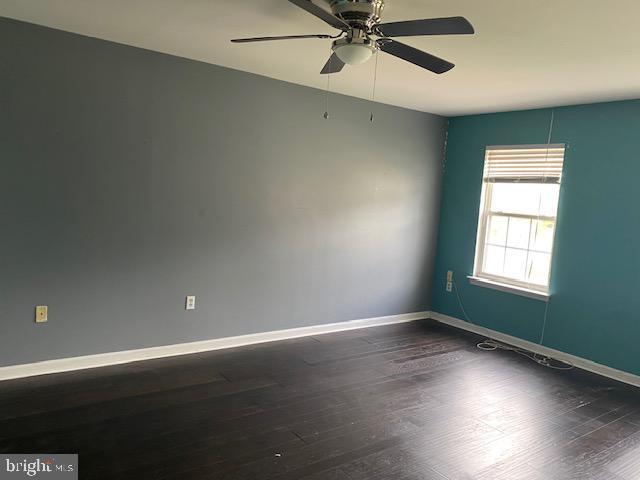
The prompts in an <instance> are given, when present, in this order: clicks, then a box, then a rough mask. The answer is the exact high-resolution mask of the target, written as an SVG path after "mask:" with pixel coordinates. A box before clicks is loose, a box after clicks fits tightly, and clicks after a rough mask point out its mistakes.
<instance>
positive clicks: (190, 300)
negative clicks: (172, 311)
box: [184, 295, 196, 310]
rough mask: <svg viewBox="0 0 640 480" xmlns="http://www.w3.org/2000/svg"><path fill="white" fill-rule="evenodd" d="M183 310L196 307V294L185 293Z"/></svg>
mask: <svg viewBox="0 0 640 480" xmlns="http://www.w3.org/2000/svg"><path fill="white" fill-rule="evenodd" d="M184 309H185V310H195V309H196V296H195V295H187V299H186V300H185V302H184Z"/></svg>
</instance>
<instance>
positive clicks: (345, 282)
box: [0, 19, 445, 365]
mask: <svg viewBox="0 0 640 480" xmlns="http://www.w3.org/2000/svg"><path fill="white" fill-rule="evenodd" d="M292 68H295V65H292ZM0 74H1V79H0V82H1V88H0V102H1V106H0V107H1V108H0V166H1V173H0V214H1V219H0V220H1V225H2V229H1V233H0V252H1V255H2V257H1V258H0V261H1V265H0V365H10V364H17V363H25V362H31V361H36V360H42V359H50V358H60V357H68V356H75V355H84V354H92V353H100V352H107V351H117V350H124V349H133V348H141V347H148V346H155V345H165V344H173V343H179V342H188V341H194V340H202V339H210V338H217V337H225V336H230V335H240V334H246V333H252V332H262V331H270V330H277V329H283V328H291V327H299V326H306V325H315V324H323V323H329V322H338V321H344V320H350V319H358V318H368V317H376V316H382V315H390V314H399V313H406V312H414V311H420V310H426V309H428V308H429V306H430V298H429V292H430V291H431V285H430V282H431V280H430V279H431V274H432V264H433V256H434V246H435V244H434V241H435V236H436V235H435V234H436V225H437V220H438V219H437V216H438V210H439V208H438V207H439V205H438V204H439V197H440V178H441V157H442V151H443V132H444V129H445V120H444V119H443V118H440V117H437V116H433V115H427V114H423V113H419V112H414V111H409V110H403V109H399V108H394V107H389V106H383V105H379V104H371V103H368V102H365V101H361V100H357V99H354V98H350V97H338V96H336V97H333V98H332V101H331V106H332V108H331V119H330V120H329V121H326V120H324V119H323V118H322V113H323V111H324V94H323V92H321V91H319V90H314V89H310V88H306V87H301V86H296V85H292V84H288V83H284V82H279V81H276V80H271V79H267V78H263V77H259V76H255V75H250V74H246V73H243V72H238V71H234V70H229V69H225V68H221V67H216V66H212V65H208V64H203V63H198V62H194V61H190V60H185V59H182V58H176V57H172V56H169V55H163V54H159V53H154V52H149V51H145V50H141V49H136V48H132V47H127V46H122V45H117V44H113V43H109V42H105V41H101V40H96V39H92V38H86V37H82V36H78V35H73V34H68V33H64V32H60V31H56V30H51V29H46V28H42V27H37V26H33V25H28V24H24V23H20V22H14V21H10V20H6V19H0ZM363 88H369V86H368V85H363ZM372 107H373V108H374V109H375V111H376V112H377V117H376V121H375V123H374V124H373V125H371V124H370V123H369V112H370V110H371V108H372ZM187 294H194V295H197V296H198V302H197V310H196V311H194V312H185V310H184V308H183V303H184V297H185V295H187ZM38 304H45V305H49V323H48V324H44V325H36V324H35V323H34V321H33V316H34V306H35V305H38Z"/></svg>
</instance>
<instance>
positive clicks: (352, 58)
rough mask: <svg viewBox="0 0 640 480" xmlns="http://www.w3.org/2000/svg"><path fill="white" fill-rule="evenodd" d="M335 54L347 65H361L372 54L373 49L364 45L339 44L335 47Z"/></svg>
mask: <svg viewBox="0 0 640 480" xmlns="http://www.w3.org/2000/svg"><path fill="white" fill-rule="evenodd" d="M335 52H336V55H337V56H338V58H339V59H340V60H342V61H343V62H344V63H346V64H347V65H362V64H363V63H365V62H367V61H369V59H371V57H372V56H373V52H374V49H373V48H371V47H367V46H366V45H358V44H356V45H350V44H345V45H340V46H338V47H336V49H335Z"/></svg>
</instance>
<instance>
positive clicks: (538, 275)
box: [527, 252, 551, 285]
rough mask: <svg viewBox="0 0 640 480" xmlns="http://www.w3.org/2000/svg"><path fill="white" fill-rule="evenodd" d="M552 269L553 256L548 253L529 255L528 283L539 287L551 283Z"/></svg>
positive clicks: (532, 253)
mask: <svg viewBox="0 0 640 480" xmlns="http://www.w3.org/2000/svg"><path fill="white" fill-rule="evenodd" d="M550 267H551V255H550V254H548V253H536V252H531V253H529V264H528V265H527V274H528V278H527V281H529V282H531V283H535V284H538V285H547V284H548V283H549V268H550Z"/></svg>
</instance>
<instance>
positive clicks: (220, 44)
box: [0, 0, 640, 115]
mask: <svg viewBox="0 0 640 480" xmlns="http://www.w3.org/2000/svg"><path fill="white" fill-rule="evenodd" d="M316 1H319V2H322V1H324V0H316ZM456 15H463V16H465V17H467V18H468V19H469V20H470V21H471V23H472V24H473V25H474V27H475V28H476V31H477V34H476V35H474V36H466V35H465V36H449V37H413V38H408V39H405V40H403V41H406V43H409V44H411V45H413V46H415V47H418V48H421V49H424V50H426V51H428V52H431V53H433V54H435V55H438V56H440V57H443V58H446V59H448V60H450V61H452V62H453V63H456V64H457V67H456V68H455V69H453V70H452V71H451V72H449V73H445V74H444V75H440V76H438V75H434V74H432V73H430V72H427V71H424V70H422V69H420V68H417V67H415V66H414V65H411V64H409V63H405V62H403V61H401V60H398V59H395V58H394V57H391V56H389V55H385V54H382V55H381V56H380V64H379V73H378V85H377V94H376V100H377V101H380V102H383V103H388V104H392V105H399V106H402V107H408V108H412V109H416V110H422V111H427V112H433V113H438V114H443V115H461V114H469V113H479V112H493V111H501V110H514V109H522V108H535V107H543V106H551V105H564V104H573V103H587V102H593V101H604V100H618V99H626V98H638V97H640V28H638V19H639V18H640V2H639V1H638V0H609V1H607V0H387V9H386V11H385V15H384V21H387V22H389V21H397V20H409V19H417V18H430V17H445V16H456ZM0 16H5V17H10V18H16V19H19V20H24V21H27V22H32V23H37V24H41V25H47V26H50V27H54V28H58V29H61V30H66V31H69V32H76V33H80V34H84V35H89V36H93V37H98V38H103V39H106V40H112V41H115V42H120V43H124V44H128V45H135V46H138V47H143V48H147V49H150V50H157V51H160V52H166V53H170V54H173V55H178V56H181V57H186V58H192V59H196V60H201V61H205V62H209V63H213V64H217V65H223V66H227V67H231V68H236V69H239V70H245V71H248V72H253V73H258V74H261V75H266V76H268V77H273V78H277V79H281V80H286V81H289V82H294V83H299V84H302V85H308V86H311V87H316V88H324V87H325V85H326V77H321V76H320V75H319V73H318V72H319V70H320V69H321V68H322V66H323V64H324V62H325V61H326V59H327V58H328V56H329V47H330V41H329V40H315V39H314V40H296V41H287V42H270V43H262V44H241V45H236V44H231V43H230V42H229V39H231V38H237V37H244V36H262V35H292V34H306V33H335V31H334V30H332V29H331V27H328V26H326V25H325V24H324V23H323V22H322V21H320V20H318V19H316V18H315V17H313V16H311V15H309V14H308V13H306V12H304V11H303V10H301V9H300V8H298V7H296V6H294V5H292V4H290V3H289V2H288V1H287V0H0ZM373 65H374V62H369V63H368V64H365V65H363V66H359V67H348V68H346V69H345V70H344V71H343V73H341V74H338V75H333V76H332V79H331V83H332V89H333V90H335V91H338V92H340V93H345V94H347V95H353V96H356V97H361V98H369V96H370V94H371V87H372V77H373Z"/></svg>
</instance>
